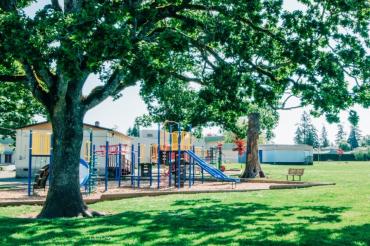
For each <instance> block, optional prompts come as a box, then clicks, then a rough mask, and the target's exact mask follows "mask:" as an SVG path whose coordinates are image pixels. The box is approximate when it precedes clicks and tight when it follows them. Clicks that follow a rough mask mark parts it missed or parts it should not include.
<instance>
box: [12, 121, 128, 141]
mask: <svg viewBox="0 0 370 246" xmlns="http://www.w3.org/2000/svg"><path fill="white" fill-rule="evenodd" d="M84 129H85V130H86V129H92V130H95V131H96V130H103V131H108V132H112V133H113V134H116V135H119V136H121V137H124V138H127V139H129V140H132V138H131V137H129V136H127V135H126V134H123V133H122V132H119V131H117V130H114V129H111V128H107V127H102V126H98V125H91V124H87V123H84ZM17 130H50V131H51V130H52V127H51V123H50V122H48V121H44V122H39V123H35V124H30V125H26V126H23V127H20V128H17Z"/></svg>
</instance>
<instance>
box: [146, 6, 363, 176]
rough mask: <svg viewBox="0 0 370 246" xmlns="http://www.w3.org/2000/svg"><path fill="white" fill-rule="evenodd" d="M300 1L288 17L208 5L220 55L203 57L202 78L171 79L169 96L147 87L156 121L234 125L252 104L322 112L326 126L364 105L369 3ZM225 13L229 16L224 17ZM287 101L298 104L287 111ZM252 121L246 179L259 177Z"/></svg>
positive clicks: (276, 9) (278, 10)
mask: <svg viewBox="0 0 370 246" xmlns="http://www.w3.org/2000/svg"><path fill="white" fill-rule="evenodd" d="M300 2H301V3H302V4H303V5H304V8H303V9H304V10H297V11H293V12H288V11H284V8H283V5H282V1H249V2H247V3H245V5H246V6H248V10H245V9H244V7H245V6H244V5H243V4H241V5H240V6H233V7H231V8H230V9H224V8H222V7H219V6H217V4H213V5H211V6H210V7H208V8H209V9H211V10H212V13H217V17H218V19H219V22H218V23H217V25H208V26H207V27H208V29H209V30H212V28H214V32H215V33H222V36H221V39H220V37H218V38H216V40H219V43H220V44H219V45H220V48H219V49H221V54H217V53H216V54H214V53H212V52H211V53H206V55H207V57H206V58H207V59H206V60H205V61H204V66H203V68H204V69H203V70H202V71H201V73H199V72H198V73H192V74H189V73H187V74H180V75H179V74H174V75H173V76H172V78H171V79H172V80H177V82H172V84H171V85H167V88H169V89H170V90H171V89H172V90H173V91H172V92H171V93H169V94H170V96H169V97H168V96H167V92H166V90H165V88H164V87H163V86H162V85H157V87H156V86H155V85H149V86H146V87H144V90H143V95H144V97H146V98H148V99H147V103H149V104H151V105H152V107H150V108H149V109H150V110H152V113H153V115H156V116H162V118H163V116H165V117H168V118H170V119H178V120H180V119H182V120H185V121H186V120H188V121H189V122H192V123H194V122H196V124H197V123H198V122H200V121H202V120H204V121H206V122H214V121H215V118H216V119H217V120H216V122H217V123H218V124H221V125H224V126H225V125H226V126H228V127H233V123H235V122H236V119H237V118H239V117H240V116H241V115H243V114H244V115H245V113H246V112H248V111H249V109H248V107H251V106H255V105H257V106H258V107H260V108H265V109H267V110H272V111H278V110H286V109H294V108H300V107H305V106H311V111H310V113H311V114H313V115H314V116H320V115H323V114H325V115H326V117H327V119H328V121H329V122H333V121H338V113H339V112H340V111H341V110H344V109H346V108H348V107H350V106H351V105H353V104H355V103H360V104H362V105H364V106H365V107H368V106H369V102H370V94H369V89H370V87H369V71H368V69H367V67H368V66H369V56H368V53H367V52H366V50H367V49H368V43H369V36H368V27H369V15H368V13H369V4H368V2H366V1H353V2H345V3H343V2H333V1H300ZM233 11H239V12H238V13H242V16H241V15H239V14H236V13H235V12H233ZM228 13H229V14H231V13H234V15H231V16H230V17H231V18H227V14H228ZM245 16H248V17H249V18H246V19H244V17H245ZM250 18H252V23H251V22H250V21H251V19H250ZM235 19H237V21H236V22H235ZM247 23H248V24H247ZM262 23H265V24H262ZM209 70H211V71H212V72H213V73H212V74H209V73H208V71H209ZM180 81H182V82H183V83H181V82H180ZM166 82H167V83H168V81H166ZM194 85H196V86H194ZM334 92H335V93H334ZM179 94H181V96H178V95H179ZM198 97H199V98H200V99H198ZM291 99H296V100H295V101H298V104H297V105H291V103H290V100H291ZM249 112H250V111H249ZM187 115H188V116H189V115H190V117H187ZM249 116H250V120H249V122H250V123H251V125H250V127H249V128H248V129H249V134H248V136H249V137H248V142H249V144H250V145H249V147H248V148H247V149H248V150H247V151H248V153H250V156H248V158H249V157H250V158H249V159H248V158H247V168H246V172H244V174H243V176H244V177H254V176H256V174H259V173H260V172H259V170H260V166H259V162H258V154H257V140H258V132H259V129H258V128H259V126H260V124H259V119H260V116H259V114H258V113H256V112H255V113H253V114H252V113H251V114H249ZM189 119H191V120H189ZM200 119H202V120H200ZM252 149H253V150H254V151H252ZM248 170H250V171H248ZM262 174H263V173H262Z"/></svg>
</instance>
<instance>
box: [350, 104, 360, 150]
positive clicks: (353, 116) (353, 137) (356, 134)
mask: <svg viewBox="0 0 370 246" xmlns="http://www.w3.org/2000/svg"><path fill="white" fill-rule="evenodd" d="M359 120H360V117H359V116H358V115H357V112H356V111H353V110H351V111H350V112H349V115H348V121H349V122H350V123H351V125H352V126H351V131H350V134H349V136H348V139H347V143H349V145H351V148H352V149H355V148H357V147H358V146H359V143H358V142H359V139H360V130H359V129H358V122H359Z"/></svg>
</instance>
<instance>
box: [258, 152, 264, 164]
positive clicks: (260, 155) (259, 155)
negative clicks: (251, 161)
mask: <svg viewBox="0 0 370 246" xmlns="http://www.w3.org/2000/svg"><path fill="white" fill-rule="evenodd" d="M258 159H259V160H260V163H262V162H263V161H262V149H260V150H258Z"/></svg>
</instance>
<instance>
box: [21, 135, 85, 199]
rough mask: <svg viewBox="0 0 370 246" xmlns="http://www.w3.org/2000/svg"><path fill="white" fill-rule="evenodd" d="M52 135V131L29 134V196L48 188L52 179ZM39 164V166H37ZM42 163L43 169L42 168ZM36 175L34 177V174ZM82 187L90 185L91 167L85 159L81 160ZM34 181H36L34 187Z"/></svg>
mask: <svg viewBox="0 0 370 246" xmlns="http://www.w3.org/2000/svg"><path fill="white" fill-rule="evenodd" d="M52 150H53V146H52V134H51V133H50V131H32V130H30V133H29V152H28V157H29V159H28V175H27V194H28V196H31V195H32V194H33V191H34V190H35V189H42V188H44V189H45V188H46V184H47V181H48V180H49V181H50V179H51V178H52V175H51V173H52V167H53V166H52V163H53V161H52V160H53V156H52ZM37 162H38V163H39V165H37ZM40 163H41V168H40ZM34 173H35V175H34V176H33V174H34ZM79 173H80V185H81V186H84V185H86V184H87V183H88V181H89V179H90V177H91V174H90V165H89V164H88V162H86V161H85V160H84V159H80V168H79ZM32 180H34V182H33V185H32Z"/></svg>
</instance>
